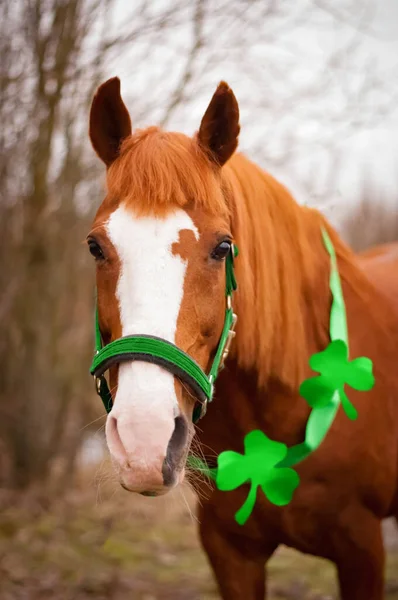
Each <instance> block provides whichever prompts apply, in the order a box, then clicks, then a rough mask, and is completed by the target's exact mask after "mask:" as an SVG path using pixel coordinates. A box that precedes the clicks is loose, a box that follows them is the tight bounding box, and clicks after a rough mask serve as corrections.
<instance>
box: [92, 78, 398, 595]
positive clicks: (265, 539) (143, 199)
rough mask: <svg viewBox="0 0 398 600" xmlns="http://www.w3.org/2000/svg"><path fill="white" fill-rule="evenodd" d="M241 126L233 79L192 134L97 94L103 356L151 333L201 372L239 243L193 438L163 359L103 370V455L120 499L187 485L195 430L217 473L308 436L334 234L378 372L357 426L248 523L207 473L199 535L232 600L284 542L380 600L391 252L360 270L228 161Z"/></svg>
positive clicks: (396, 327) (260, 576)
mask: <svg viewBox="0 0 398 600" xmlns="http://www.w3.org/2000/svg"><path fill="white" fill-rule="evenodd" d="M239 130H240V126H239V110H238V104H237V101H236V99H235V96H234V94H233V92H232V90H231V89H230V88H229V87H228V85H226V84H225V83H223V82H222V83H220V85H219V86H218V88H217V90H216V92H215V94H214V96H213V98H212V100H211V102H210V104H209V106H208V108H207V110H206V112H205V115H204V117H203V119H202V121H201V124H200V127H199V131H198V132H197V134H196V135H195V136H194V137H192V138H190V137H187V136H185V135H183V134H180V133H168V132H165V131H163V130H161V129H159V128H156V127H151V128H148V129H145V130H141V131H133V130H132V127H131V121H130V117H129V113H128V111H127V109H126V107H125V105H124V103H123V101H122V98H121V95H120V81H119V79H118V78H114V79H110V80H109V81H107V82H106V83H104V84H103V85H102V86H101V87H100V88H99V89H98V91H97V93H96V95H95V98H94V100H93V103H92V107H91V115H90V137H91V142H92V145H93V147H94V150H95V151H96V153H97V154H98V156H99V157H100V158H101V159H102V161H103V162H104V163H105V165H106V167H107V196H106V198H105V199H104V201H103V202H102V204H101V206H100V208H99V210H98V212H97V215H96V217H95V220H94V223H93V227H92V229H91V232H90V234H89V236H88V244H89V248H90V251H91V253H92V254H93V255H94V257H95V259H96V268H97V288H98V314H99V327H100V330H101V335H102V338H103V341H104V343H105V344H107V343H109V342H111V341H113V340H116V339H118V338H120V337H121V336H126V335H132V334H147V335H149V336H158V337H160V338H163V339H164V340H168V341H169V342H172V343H173V344H175V345H176V346H178V347H179V348H180V349H182V350H183V351H185V352H186V353H187V354H189V355H190V356H191V357H192V358H193V359H194V360H195V361H196V362H197V363H198V364H199V365H200V366H201V368H202V369H203V370H205V371H206V372H207V369H208V367H209V365H210V364H211V361H212V358H213V356H214V352H215V349H216V347H217V345H218V342H219V339H220V335H221V331H222V328H223V323H224V315H225V277H226V275H225V273H226V271H225V260H226V256H227V255H228V253H229V252H230V251H231V244H232V243H233V242H236V244H237V246H238V248H239V250H240V253H239V256H238V258H237V259H236V261H235V266H236V278H237V281H238V290H237V292H236V294H235V296H234V309H235V312H236V313H237V314H238V317H239V320H238V324H237V330H236V338H235V340H234V342H233V344H232V350H231V354H230V357H229V358H228V360H227V362H226V367H225V369H224V370H223V371H222V372H221V373H220V375H219V378H218V379H217V382H216V392H215V398H214V401H213V402H212V403H211V404H210V405H209V409H208V412H207V414H206V416H205V417H204V418H203V419H202V420H201V421H200V422H199V425H198V427H197V428H196V431H195V428H194V426H193V425H192V414H193V409H194V406H195V400H196V399H195V397H194V395H193V394H192V392H190V391H189V389H188V388H187V386H185V385H184V384H183V383H182V381H181V380H180V379H179V378H178V377H175V376H174V375H173V374H172V373H170V372H169V371H168V370H167V369H165V368H162V366H159V365H158V364H150V363H146V362H140V361H133V362H123V363H121V364H119V365H113V366H112V367H111V368H110V374H109V377H110V387H111V393H112V401H113V408H112V410H111V412H110V414H109V415H108V418H107V422H106V438H107V443H108V447H109V450H110V453H111V456H112V459H113V462H114V465H115V468H116V470H117V472H118V475H119V477H120V482H121V484H122V486H123V487H125V488H126V489H128V490H130V491H134V492H139V493H142V494H147V495H158V494H163V493H166V492H167V491H168V490H170V489H171V488H173V487H174V486H176V485H177V484H178V483H180V482H181V481H182V480H183V479H184V474H185V462H186V458H187V454H188V451H189V447H190V444H191V440H192V437H193V436H194V435H195V436H196V438H197V440H198V441H199V443H200V447H201V449H202V452H203V457H204V458H205V460H206V461H207V463H208V464H209V465H210V466H214V465H215V464H216V457H217V456H218V455H219V454H220V453H221V452H222V451H224V450H227V449H228V450H236V451H237V452H242V449H243V439H244V437H245V435H246V434H247V433H248V432H250V431H251V430H253V429H260V430H262V431H263V432H264V433H266V434H267V435H268V436H269V437H270V438H271V439H273V440H278V441H281V442H284V443H286V444H288V445H289V446H291V445H293V444H298V443H300V442H301V441H302V440H303V436H304V431H305V425H306V422H307V419H308V415H309V412H310V408H309V406H308V405H307V403H306V402H305V400H304V399H303V398H301V397H300V396H299V393H298V389H299V384H300V382H301V381H302V380H303V379H305V378H306V377H309V376H310V375H311V374H312V371H311V369H310V367H309V365H308V359H309V357H310V356H311V355H312V354H313V353H315V352H319V351H321V350H322V349H324V348H325V347H326V346H327V344H328V341H329V313H330V307H331V291H330V288H329V281H328V279H329V272H330V260H329V256H328V254H327V252H326V250H325V247H324V245H323V241H322V235H321V228H322V227H324V228H325V229H326V230H327V232H328V234H329V236H330V238H331V240H332V241H333V244H334V246H335V249H336V255H337V262H338V268H339V273H340V277H341V281H342V287H343V292H344V298H345V302H346V310H347V321H348V332H349V342H350V352H351V355H352V356H354V357H355V356H362V355H365V356H369V357H370V358H371V359H372V360H373V364H374V375H375V378H376V384H375V386H374V388H373V389H372V391H370V392H367V393H358V392H355V391H353V392H351V391H350V392H349V395H350V400H351V401H352V402H353V404H354V405H355V406H356V408H357V410H358V414H359V416H358V419H357V420H356V421H354V422H352V421H349V420H348V419H347V417H346V415H345V414H344V413H343V411H342V410H339V412H338V414H337V417H336V419H335V421H334V423H333V425H332V427H331V429H330V431H329V433H328V435H327V436H326V438H325V440H324V441H323V443H322V444H321V446H320V448H319V449H318V450H316V451H315V452H314V453H313V454H312V455H311V456H310V457H309V458H307V459H306V460H304V461H303V462H302V463H300V464H299V466H298V467H297V471H298V473H299V475H300V479H301V484H300V485H299V487H298V488H297V489H296V491H295V493H294V496H293V499H292V501H291V503H290V504H288V505H287V506H284V507H278V506H275V505H273V504H271V503H270V502H269V501H268V500H267V499H266V497H265V496H264V495H263V494H262V493H261V494H260V493H259V494H258V499H257V503H256V505H255V508H254V511H253V513H252V515H251V516H250V518H249V519H248V521H247V523H246V524H245V525H243V526H240V525H238V524H237V523H236V521H235V520H234V514H235V513H236V511H237V509H238V508H239V507H240V506H241V505H242V504H243V502H244V500H245V498H246V496H247V490H248V488H247V485H242V486H241V487H239V488H237V489H236V490H235V491H231V492H223V491H220V490H218V489H217V488H216V487H215V486H214V485H213V484H209V482H207V481H203V477H199V476H198V477H197V478H196V480H195V481H196V482H195V487H196V488H197V491H198V492H199V493H200V496H201V502H200V505H199V509H198V511H199V522H200V526H199V529H200V538H201V542H202V545H203V548H204V549H205V551H206V553H207V555H208V558H209V561H210V563H211V566H212V568H213V570H214V573H215V576H216V579H217V582H218V586H219V590H220V593H221V596H222V598H224V599H225V600H260V599H263V598H264V596H265V593H266V580H265V577H266V575H265V564H266V562H267V561H268V559H269V558H270V557H271V556H272V554H273V552H274V551H275V549H276V548H277V547H278V545H279V544H285V545H287V546H291V547H293V548H296V549H298V550H299V551H301V552H305V553H309V554H313V555H315V556H319V557H324V558H326V559H329V560H331V561H333V563H335V565H336V567H337V572H338V579H339V584H340V590H341V597H342V598H343V600H382V598H383V597H384V592H383V570H384V549H383V540H382V533H381V520H382V519H383V518H385V517H388V516H390V515H394V516H395V517H397V516H398V368H397V363H396V360H397V356H398V352H397V341H398V302H394V298H395V299H398V296H397V292H398V277H397V276H396V273H398V271H397V269H398V265H397V264H396V263H397V260H396V257H395V256H394V255H393V253H392V254H391V253H390V254H391V259H390V260H389V259H388V257H386V256H384V259H383V261H380V254H383V252H382V251H380V252H376V253H375V256H372V255H371V254H370V255H366V254H365V255H364V256H363V258H361V259H359V258H358V257H356V256H355V255H354V253H353V252H352V251H351V250H350V249H349V248H347V246H346V245H344V244H343V242H342V241H341V240H340V239H339V237H338V235H337V234H336V232H335V231H333V229H332V228H331V227H330V225H329V224H327V223H326V221H325V219H324V218H323V217H322V216H321V214H320V213H318V212H317V211H316V210H312V209H309V208H307V207H304V206H300V205H298V204H297V203H296V202H295V201H294V200H293V198H292V197H291V196H290V194H289V193H288V191H287V190H286V189H285V188H284V187H283V186H282V185H281V184H280V183H279V182H277V181H276V180H275V179H273V178H272V177H271V176H270V175H269V174H267V173H266V172H264V171H263V170H262V169H260V168H259V167H258V166H256V165H255V164H253V163H252V162H250V161H249V160H248V159H247V158H246V157H245V156H243V155H241V154H236V153H235V150H236V147H237V144H238V135H239ZM380 262H381V263H382V264H380ZM380 269H382V275H379V272H381V271H380ZM368 271H369V276H368V275H367V272H368ZM166 457H167V461H168V465H169V467H168V472H167V477H166V475H165V472H164V464H165V460H166Z"/></svg>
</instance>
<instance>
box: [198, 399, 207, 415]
mask: <svg viewBox="0 0 398 600" xmlns="http://www.w3.org/2000/svg"><path fill="white" fill-rule="evenodd" d="M206 413H207V399H206V400H204V401H203V402H202V404H201V408H200V417H199V419H202V418H203V417H204V416H205V414H206Z"/></svg>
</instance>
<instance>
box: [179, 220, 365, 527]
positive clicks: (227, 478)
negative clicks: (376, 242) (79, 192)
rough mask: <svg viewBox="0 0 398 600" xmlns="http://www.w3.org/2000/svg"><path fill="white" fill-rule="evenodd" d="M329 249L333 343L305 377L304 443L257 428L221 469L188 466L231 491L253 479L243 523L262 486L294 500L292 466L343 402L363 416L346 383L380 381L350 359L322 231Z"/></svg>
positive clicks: (351, 414) (279, 499)
mask: <svg viewBox="0 0 398 600" xmlns="http://www.w3.org/2000/svg"><path fill="white" fill-rule="evenodd" d="M322 237H323V242H324V245H325V248H326V250H327V252H328V254H329V256H330V281H329V286H330V290H331V293H332V306H331V311H330V326H329V330H330V340H331V341H330V343H329V345H328V346H327V348H326V349H325V350H323V351H322V352H319V353H317V354H314V355H313V356H312V357H311V358H310V366H311V368H312V369H313V370H314V371H318V372H319V375H317V376H315V377H311V378H309V379H307V380H306V381H304V382H303V383H302V384H301V386H300V394H301V396H302V397H303V398H305V400H307V402H308V404H309V405H310V406H311V408H312V410H311V413H310V416H309V418H308V421H307V425H306V431H305V439H304V442H302V443H300V444H297V445H295V446H292V447H290V448H288V447H287V446H286V444H282V443H281V442H277V441H274V440H271V439H270V438H268V437H267V436H266V435H265V434H264V433H263V432H262V431H260V430H254V431H251V432H250V433H248V434H247V435H246V436H245V438H244V454H243V455H242V454H239V453H238V452H234V451H232V450H226V451H224V452H221V454H220V455H219V456H218V468H217V469H209V468H208V467H207V465H206V464H205V463H204V462H203V461H201V460H200V459H198V458H196V457H195V459H194V460H193V457H192V458H190V459H189V461H188V464H189V466H191V467H192V468H194V469H196V470H198V471H200V472H202V473H203V474H205V475H207V476H208V477H210V478H211V479H213V480H215V482H216V485H217V487H218V489H220V490H221V491H230V490H233V489H236V488H237V487H240V486H241V485H243V484H245V483H250V489H249V494H248V496H247V498H246V501H245V502H244V504H243V506H242V507H241V508H240V509H239V510H238V512H237V513H236V515H235V520H236V521H237V522H238V523H239V524H240V525H243V524H244V523H245V522H246V521H247V519H248V518H249V516H250V515H251V513H252V510H253V508H254V505H255V502H256V497H257V490H258V488H259V487H260V488H261V489H262V491H263V492H264V494H265V496H266V497H267V498H268V500H269V501H270V502H271V503H273V504H275V505H277V506H284V505H286V504H288V503H289V502H290V501H291V499H292V496H293V493H294V490H295V489H296V488H297V486H298V485H299V482H300V478H299V476H298V474H297V473H296V471H294V469H292V468H291V467H292V466H293V465H296V464H298V463H300V462H301V461H303V460H304V459H305V458H307V457H308V456H309V455H310V454H312V453H313V452H315V450H317V448H319V446H320V444H321V443H322V441H323V440H324V439H325V436H326V435H327V433H328V431H329V430H330V427H331V426H332V423H333V421H334V419H335V416H336V414H337V411H338V409H339V406H340V404H341V405H342V407H343V409H344V411H345V413H346V415H347V416H348V418H350V419H356V418H357V411H356V409H355V407H354V406H353V405H352V404H351V402H350V401H349V400H348V398H347V395H346V393H345V391H344V385H345V384H348V385H349V386H350V387H352V388H353V389H355V390H359V391H368V390H370V389H371V388H372V387H373V385H374V376H373V373H372V361H371V360H370V359H369V358H366V357H361V358H356V359H355V360H352V361H349V360H348V331H347V317H346V309H345V303H344V297H343V292H342V288H341V282H340V276H339V271H338V266H337V259H336V253H335V250H334V247H333V244H332V242H331V240H330V237H329V235H328V234H327V232H326V230H325V229H322Z"/></svg>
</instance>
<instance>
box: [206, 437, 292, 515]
mask: <svg viewBox="0 0 398 600" xmlns="http://www.w3.org/2000/svg"><path fill="white" fill-rule="evenodd" d="M244 448H245V454H239V453H238V452H234V451H232V450H226V451H225V452H222V453H221V454H220V455H219V457H218V470H217V476H216V483H217V487H218V489H220V490H222V491H225V492H228V491H230V490H234V489H236V488H237V487H239V486H241V485H243V484H244V483H246V482H247V481H250V491H249V495H248V496H247V499H246V501H245V503H244V504H243V506H241V508H240V509H239V510H238V512H237V513H236V515H235V519H236V521H237V522H238V523H239V525H244V523H246V521H247V519H248V518H249V517H250V515H251V513H252V510H253V508H254V505H255V503H256V497H257V488H258V486H260V487H261V489H262V490H263V492H264V494H265V495H266V496H267V498H268V500H269V501H270V502H272V503H273V504H276V505H278V506H284V505H285V504H289V502H290V500H291V499H292V495H293V492H294V490H295V489H296V487H297V486H298V484H299V482H300V478H299V476H298V475H297V473H296V471H294V470H293V469H289V468H282V467H278V466H277V465H278V463H280V462H281V460H282V459H283V458H285V456H286V454H287V446H286V444H282V443H280V442H275V441H273V440H270V439H269V438H268V437H267V436H266V435H265V434H264V433H263V432H262V431H260V430H258V429H256V430H255V431H251V432H250V433H248V434H247V435H246V436H245V439H244Z"/></svg>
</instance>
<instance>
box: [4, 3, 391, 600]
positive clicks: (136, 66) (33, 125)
mask: <svg viewBox="0 0 398 600" xmlns="http://www.w3.org/2000/svg"><path fill="white" fill-rule="evenodd" d="M0 55H1V65H0V123H1V127H0V260H1V263H0V264H1V269H0V324H1V335H0V510H1V513H0V598H1V600H19V599H29V600H31V599H32V600H36V599H39V598H40V600H43V599H47V598H48V599H53V600H55V599H62V600H69V599H70V600H75V599H76V600H83V599H84V600H85V599H88V598H96V599H99V600H101V599H115V600H119V599H121V598H123V599H127V598H132V599H142V600H155V599H158V598H159V599H170V600H171V599H173V600H183V599H200V600H202V599H204V600H206V599H208V600H211V599H215V598H217V593H216V589H215V585H214V582H213V580H212V575H211V574H210V570H209V568H208V566H207V562H206V560H205V557H204V555H203V554H202V552H201V550H200V547H199V544H198V540H197V536H196V531H195V530H196V519H195V516H194V506H195V501H194V499H193V497H192V493H191V492H190V490H189V489H188V488H181V489H179V490H177V491H176V492H175V493H174V494H173V495H172V496H171V495H170V496H167V497H165V498H163V499H147V498H136V497H133V496H132V495H128V494H126V492H124V491H123V490H121V489H120V488H119V486H118V484H117V483H116V481H115V480H114V478H113V475H112V472H111V470H110V469H109V465H108V462H107V457H106V451H105V450H104V444H103V426H104V422H105V416H104V414H103V408H102V404H101V401H100V400H99V399H98V398H97V397H96V396H95V394H94V390H93V382H92V378H91V377H90V376H89V374H88V368H89V365H90V361H91V357H92V351H93V300H94V266H93V264H92V260H91V258H90V256H89V254H88V251H87V249H86V247H85V243H84V240H85V236H86V233H87V232H88V230H89V226H90V222H91V220H92V217H93V215H94V212H95V210H96V208H97V207H98V205H99V203H100V202H101V199H102V197H103V184H104V168H103V167H102V165H101V164H100V162H99V161H98V159H96V157H95V156H94V153H93V151H92V150H91V147H90V145H89V141H88V135H87V129H88V114H89V106H90V102H91V99H92V96H93V93H94V91H95V89H96V87H97V86H98V85H99V84H100V83H101V82H102V81H103V80H105V79H107V78H108V77H111V76H114V75H118V76H119V77H120V78H121V81H122V93H123V96H124V99H125V102H126V104H127V106H128V107H129V110H130V114H131V117H132V120H133V125H134V126H136V127H143V126H146V125H152V124H160V125H162V126H164V127H166V128H169V129H176V130H180V131H184V132H186V133H189V134H192V133H193V132H194V131H195V130H196V129H197V128H198V125H199V123H200V119H201V117H202V115H203V113H204V111H205V109H206V107H207V104H208V102H209V100H210V98H211V95H212V94H213V92H214V90H215V87H216V85H217V83H218V82H219V80H221V79H224V80H226V81H227V82H228V83H229V84H230V85H231V86H232V88H233V89H234V91H235V94H236V96H237V98H238V101H239V103H240V107H241V124H242V133H241V137H240V149H241V150H243V151H245V152H246V153H247V154H248V155H249V156H250V157H251V158H252V159H253V160H255V161H256V162H258V163H260V164H261V165H262V166H263V167H264V168H266V169H267V170H269V171H270V172H271V173H273V174H274V175H275V176H277V177H278V178H280V179H281V181H282V182H284V183H285V184H286V185H287V186H288V187H289V188H290V189H291V191H292V192H293V194H294V195H295V196H296V198H297V200H298V201H299V202H301V203H306V204H309V205H312V206H317V207H319V208H320V209H321V210H322V211H323V212H324V213H325V214H326V215H327V216H328V217H329V218H330V220H331V221H332V223H333V224H334V225H335V227H336V228H337V229H338V230H339V232H340V233H341V235H342V236H343V238H344V239H345V240H347V241H348V242H349V243H350V244H352V245H353V247H354V248H355V249H358V250H359V249H363V248H366V247H368V246H370V245H372V244H376V243H380V242H384V241H390V240H398V171H397V167H398V110H397V105H398V2H396V0H296V1H295V2H292V1H291V0H212V1H210V0H169V1H166V0H151V1H141V0H134V2H126V0H4V1H3V2H1V3H0ZM385 534H386V541H387V546H388V565H387V579H388V582H387V591H386V598H388V599H389V600H392V599H394V598H395V599H398V540H397V536H396V533H395V530H394V528H393V526H392V524H391V523H389V522H386V524H385ZM335 594H336V589H335V584H334V576H333V569H332V568H331V566H330V565H329V564H328V563H326V562H325V561H320V560H317V559H312V558H308V557H303V556H300V555H299V554H298V553H295V552H293V551H290V550H287V549H283V548H282V549H281V550H280V551H278V553H277V555H276V556H275V557H274V558H273V559H272V561H271V598H272V599H276V598H284V599H312V600H314V599H318V600H320V599H321V598H323V599H326V598H333V597H335Z"/></svg>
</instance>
